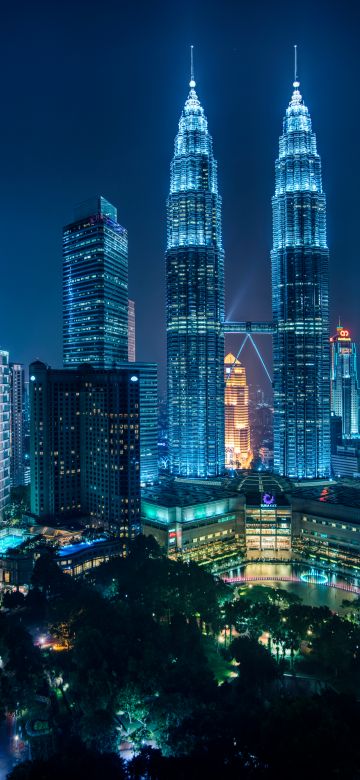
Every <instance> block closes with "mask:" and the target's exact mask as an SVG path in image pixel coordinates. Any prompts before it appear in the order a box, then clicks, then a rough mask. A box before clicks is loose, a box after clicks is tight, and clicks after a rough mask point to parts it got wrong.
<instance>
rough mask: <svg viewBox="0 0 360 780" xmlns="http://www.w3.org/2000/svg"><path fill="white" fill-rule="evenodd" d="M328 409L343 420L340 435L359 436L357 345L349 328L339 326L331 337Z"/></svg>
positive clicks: (345, 437)
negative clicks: (329, 407) (329, 404)
mask: <svg viewBox="0 0 360 780" xmlns="http://www.w3.org/2000/svg"><path fill="white" fill-rule="evenodd" d="M330 349H331V373H330V376H331V383H330V390H331V395H330V398H331V412H332V414H333V415H336V416H337V417H341V419H342V437H343V438H344V439H351V437H352V436H358V435H359V382H358V373H357V354H356V344H355V342H354V341H353V340H352V338H351V334H350V331H349V330H348V328H344V327H343V326H342V325H339V326H338V327H337V328H336V334H335V336H332V337H331V338H330Z"/></svg>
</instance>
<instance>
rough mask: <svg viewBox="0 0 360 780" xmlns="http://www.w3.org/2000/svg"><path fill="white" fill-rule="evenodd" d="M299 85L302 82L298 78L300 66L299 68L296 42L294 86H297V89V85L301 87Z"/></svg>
mask: <svg viewBox="0 0 360 780" xmlns="http://www.w3.org/2000/svg"><path fill="white" fill-rule="evenodd" d="M299 86H300V82H299V79H298V68H297V45H296V43H295V45H294V83H293V87H295V89H296V87H299Z"/></svg>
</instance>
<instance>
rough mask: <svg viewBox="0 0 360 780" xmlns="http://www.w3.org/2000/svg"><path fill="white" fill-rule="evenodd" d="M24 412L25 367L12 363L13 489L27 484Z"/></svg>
mask: <svg viewBox="0 0 360 780" xmlns="http://www.w3.org/2000/svg"><path fill="white" fill-rule="evenodd" d="M24 412H25V371H24V366H23V365H22V364H21V363H10V479H11V485H12V486H13V487H18V486H19V485H24V484H25V472H24V457H25V453H24V436H25V430H24Z"/></svg>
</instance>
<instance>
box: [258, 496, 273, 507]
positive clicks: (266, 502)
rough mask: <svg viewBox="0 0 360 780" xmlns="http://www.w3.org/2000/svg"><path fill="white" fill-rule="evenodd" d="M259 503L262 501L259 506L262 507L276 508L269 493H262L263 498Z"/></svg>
mask: <svg viewBox="0 0 360 780" xmlns="http://www.w3.org/2000/svg"><path fill="white" fill-rule="evenodd" d="M261 501H262V503H261V506H263V507H266V508H268V507H275V506H276V499H275V496H273V495H272V494H271V493H263V497H262V499H261Z"/></svg>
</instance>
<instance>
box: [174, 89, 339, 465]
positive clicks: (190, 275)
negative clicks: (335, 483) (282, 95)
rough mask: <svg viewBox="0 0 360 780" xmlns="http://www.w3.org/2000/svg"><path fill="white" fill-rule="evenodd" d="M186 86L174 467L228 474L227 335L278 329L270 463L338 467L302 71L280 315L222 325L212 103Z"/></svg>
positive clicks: (281, 202)
mask: <svg viewBox="0 0 360 780" xmlns="http://www.w3.org/2000/svg"><path fill="white" fill-rule="evenodd" d="M195 86H196V84H195V81H194V78H193V75H192V77H191V81H190V92H189V95H188V98H187V100H186V103H185V106H184V109H183V112H182V114H181V117H180V122H179V131H178V134H177V136H176V139H175V151H174V157H173V160H172V163H171V183H170V194H169V198H168V202H167V251H166V279H167V358H168V410H169V418H168V419H169V454H170V470H171V472H172V474H174V475H176V476H187V477H201V478H206V477H216V476H218V475H220V474H223V473H224V471H225V443H224V334H225V333H229V332H232V333H234V332H239V333H243V332H246V331H249V330H251V331H252V332H253V333H254V332H255V333H256V332H259V333H272V335H273V390H274V471H275V472H277V473H278V474H281V475H286V476H289V477H294V478H297V479H305V478H318V477H326V476H328V475H329V471H330V357H329V294H328V259H329V252H328V248H327V245H326V200H325V194H324V192H323V189H322V180H321V160H320V157H319V155H318V153H317V149H316V137H315V134H314V133H313V132H312V127H311V118H310V114H309V111H308V109H307V107H306V106H305V104H304V103H303V99H302V97H301V94H300V92H299V86H300V84H299V81H298V80H297V77H296V75H295V81H294V84H293V93H292V97H291V100H290V103H289V106H288V108H287V109H286V115H285V118H284V122H283V133H282V135H281V137H280V142H279V156H278V159H277V160H276V163H275V174H276V175H275V195H274V197H273V199H272V208H273V248H272V252H271V266H272V307H273V321H272V323H226V322H225V317H224V250H223V243H222V231H221V197H220V195H219V192H218V182H217V164H216V161H215V159H214V156H213V145H212V138H211V136H210V134H209V131H208V123H207V119H206V117H205V114H204V110H203V108H202V106H201V104H200V101H199V99H198V96H197V94H196V91H195Z"/></svg>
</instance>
